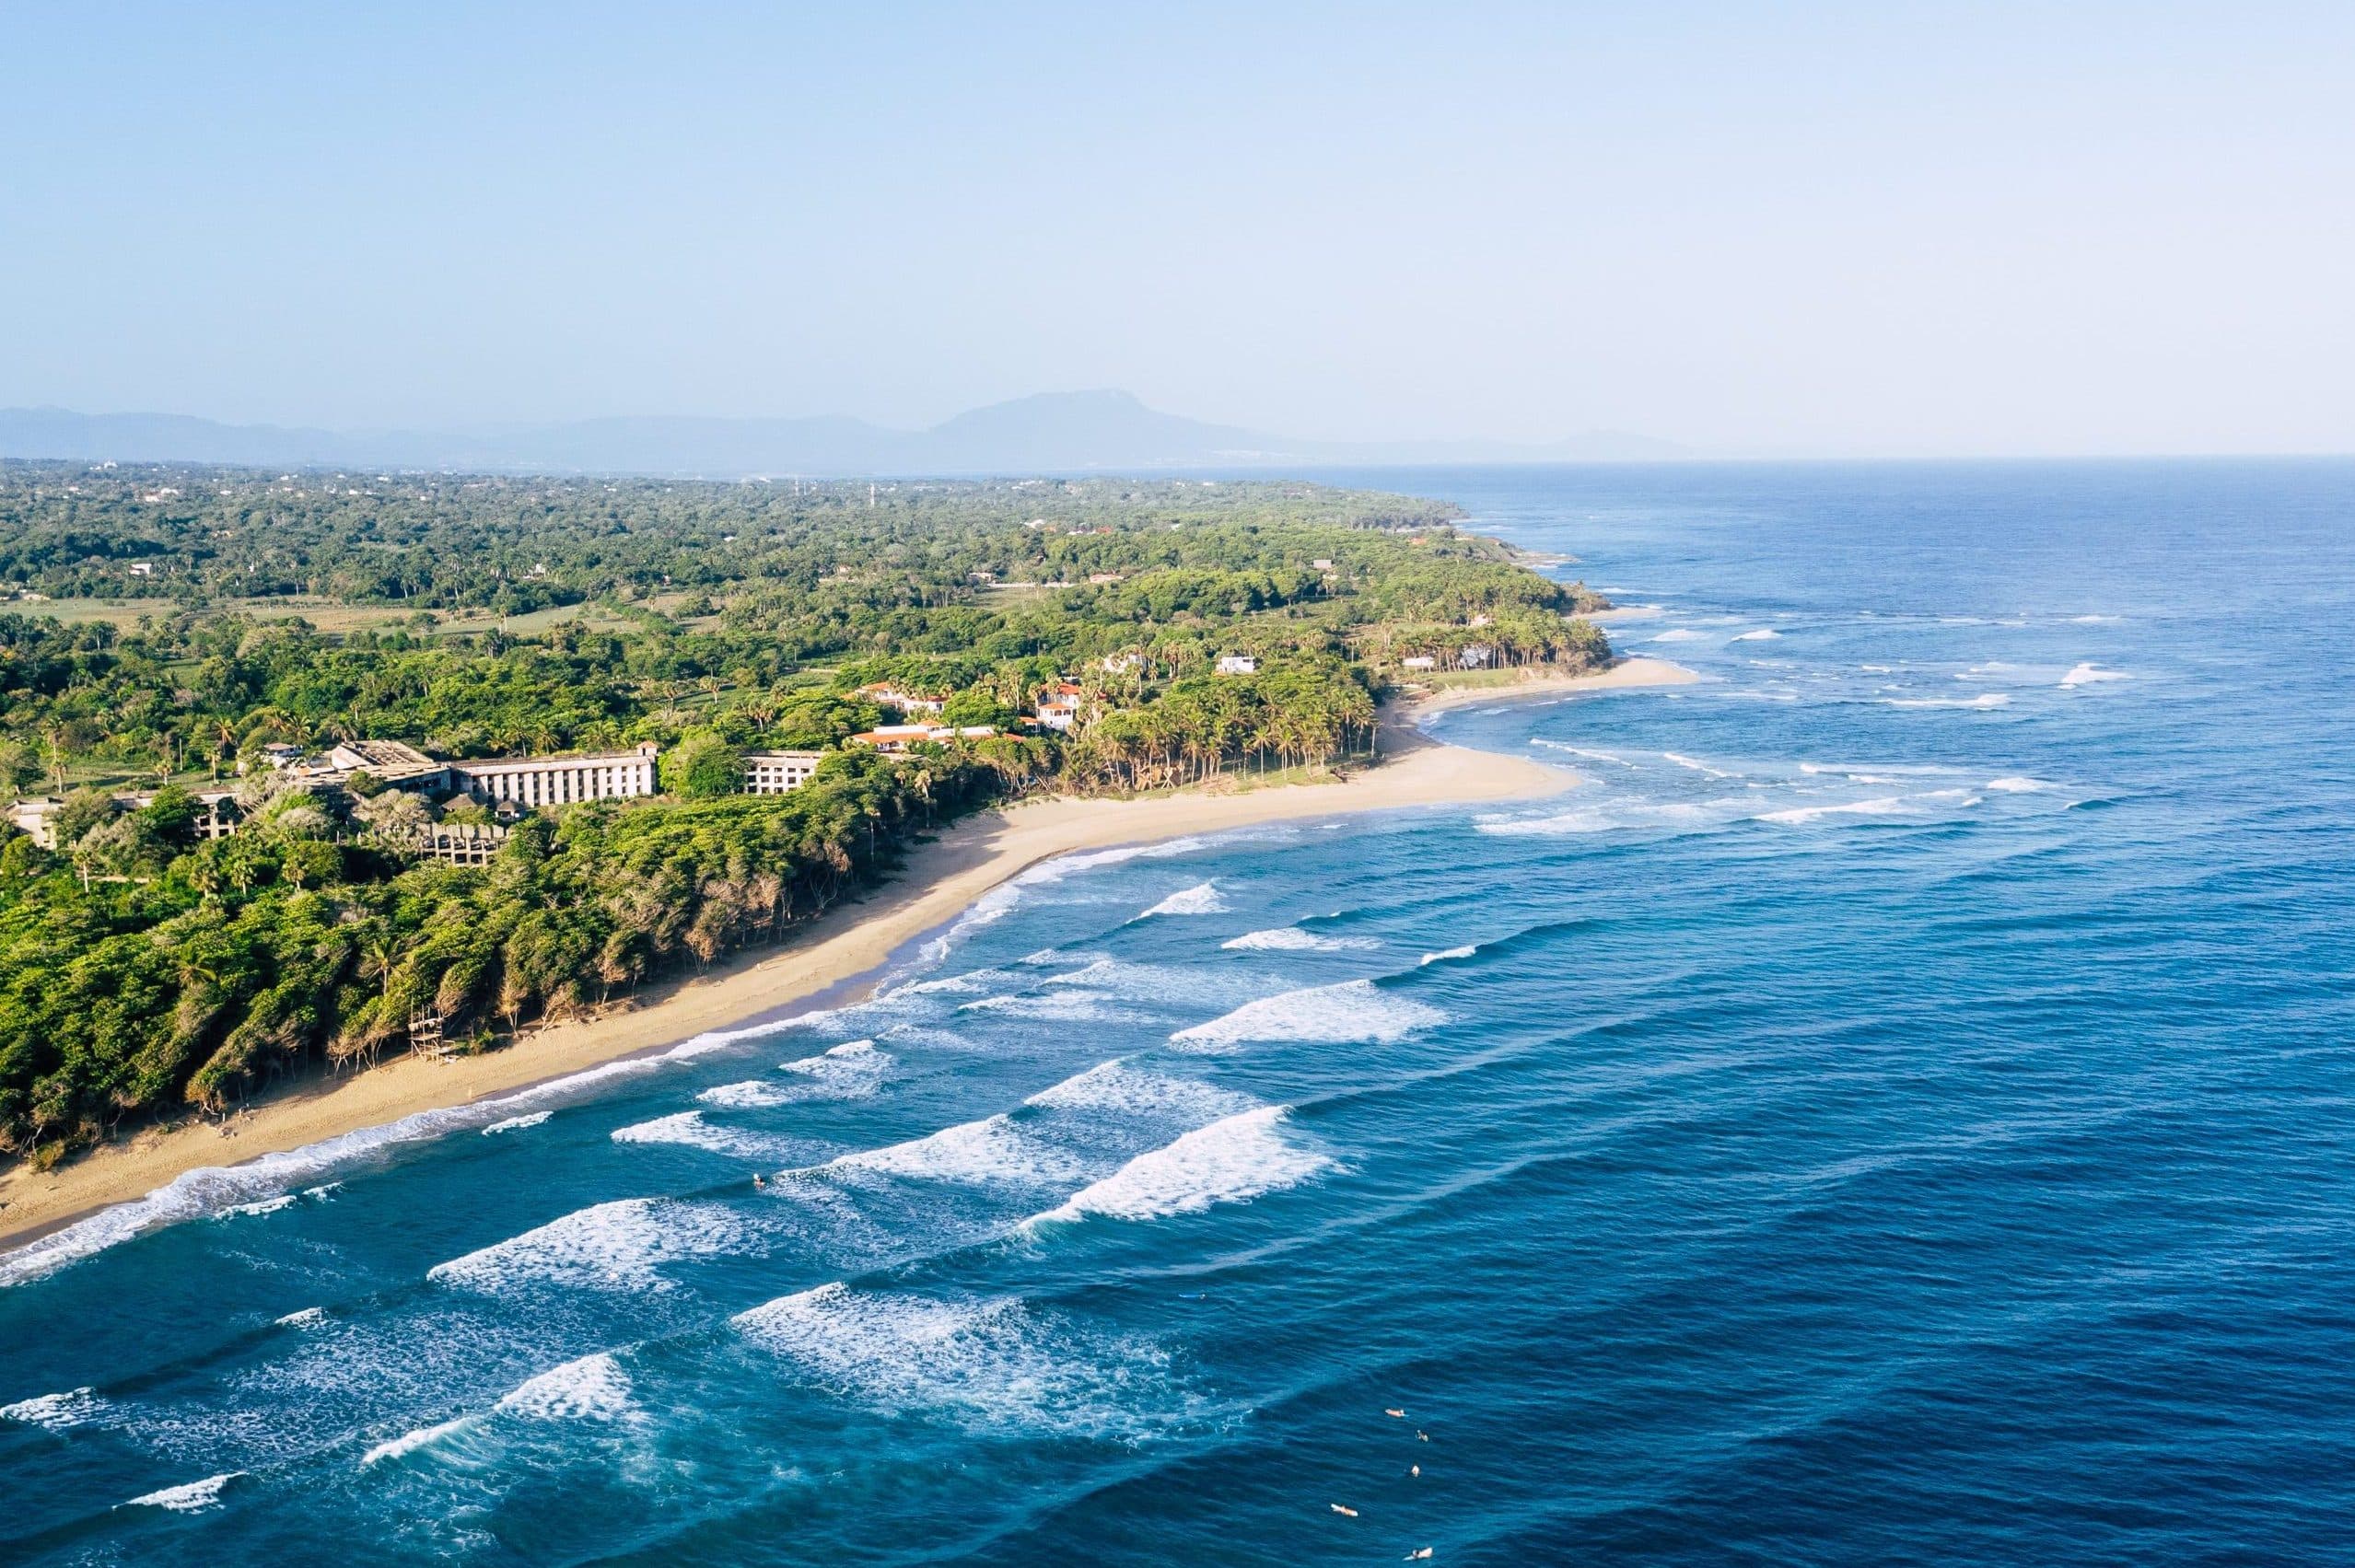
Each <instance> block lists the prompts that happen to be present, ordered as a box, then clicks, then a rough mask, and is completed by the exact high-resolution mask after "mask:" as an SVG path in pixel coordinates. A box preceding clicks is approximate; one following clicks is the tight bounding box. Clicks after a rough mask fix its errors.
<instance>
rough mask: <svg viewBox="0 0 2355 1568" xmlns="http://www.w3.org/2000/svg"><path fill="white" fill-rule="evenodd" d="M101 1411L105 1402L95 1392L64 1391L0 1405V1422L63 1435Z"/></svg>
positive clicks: (88, 1390) (84, 1390)
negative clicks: (40, 1428)
mask: <svg viewBox="0 0 2355 1568" xmlns="http://www.w3.org/2000/svg"><path fill="white" fill-rule="evenodd" d="M105 1408H106V1401H105V1400H101V1399H99V1397H98V1394H97V1392H96V1391H95V1390H93V1389H90V1388H68V1389H67V1390H65V1392H64V1393H62V1394H41V1395H39V1396H37V1397H35V1398H33V1399H29V1400H17V1402H16V1403H15V1404H13V1405H0V1421H13V1422H16V1423H19V1424H20V1425H24V1426H41V1427H46V1428H48V1429H49V1430H50V1431H52V1432H64V1431H65V1430H66V1429H68V1428H69V1427H76V1426H79V1425H81V1424H82V1423H84V1422H86V1421H88V1420H89V1419H90V1418H91V1417H92V1416H95V1415H97V1414H98V1413H99V1411H102V1410H104V1409H105Z"/></svg>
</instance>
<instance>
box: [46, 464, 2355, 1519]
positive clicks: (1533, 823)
mask: <svg viewBox="0 0 2355 1568" xmlns="http://www.w3.org/2000/svg"><path fill="white" fill-rule="evenodd" d="M1342 477H1355V478H1359V479H1363V480H1366V481H1369V482H1380V483H1382V484H1386V485H1389V486H1392V487H1401V486H1409V487H1413V488H1416V489H1419V490H1422V491H1425V492H1428V493H1430V494H1442V495H1447V496H1451V497H1454V498H1456V499H1458V500H1461V501H1462V502H1463V503H1464V504H1465V505H1467V506H1468V507H1469V508H1470V509H1471V511H1472V512H1473V514H1474V517H1475V526H1476V527H1479V528H1484V529H1486V530H1488V531H1492V532H1495V533H1498V534H1501V535H1503V536H1504V537H1506V538H1509V539H1511V540H1517V541H1519V542H1521V543H1523V544H1525V545H1529V546H1532V547H1534V548H1539V549H1544V550H1551V551H1560V552H1569V553H1574V554H1576V555H1577V556H1579V557H1580V563H1579V564H1577V565H1575V566H1570V567H1565V568H1563V569H1562V571H1563V575H1566V576H1568V575H1582V576H1584V577H1585V578H1586V579H1587V580H1588V581H1590V582H1591V583H1594V584H1596V585H1598V586H1601V587H1606V588H1608V589H1609V590H1611V592H1612V593H1613V594H1614V596H1615V598H1619V599H1620V600H1622V601H1623V602H1625V603H1628V604H1635V605H1650V606H1656V607H1658V608H1657V612H1656V613H1654V614H1650V615H1647V616H1643V617H1640V618H1637V619H1628V620H1622V621H1617V622H1615V624H1614V625H1613V627H1612V630H1613V634H1614V636H1615V638H1616V640H1617V641H1618V642H1619V643H1620V645H1622V646H1623V647H1624V648H1625V649H1626V650H1627V651H1629V652H1634V653H1644V654H1656V655H1663V656H1673V657H1674V658H1676V659H1678V660H1681V661H1683V662H1685V664H1687V665H1689V666H1690V667H1691V668H1694V669H1696V670H1697V671H1699V672H1700V673H1701V674H1702V675H1703V676H1704V677H1705V680H1704V682H1703V683H1702V684H1698V685H1695V686H1690V687H1686V688H1684V689H1681V690H1678V691H1651V692H1623V693H1615V694H1596V695H1589V696H1582V697H1579V698H1575V699H1571V700H1555V701H1551V702H1531V703H1513V704H1509V705H1506V704H1500V705H1498V706H1497V707H1494V708H1491V709H1486V710H1480V711H1459V712H1455V713H1451V714H1445V715H1442V716H1441V717H1440V718H1438V719H1437V720H1435V721H1433V727H1434V728H1435V730H1436V731H1437V732H1438V733H1440V734H1441V735H1443V736H1445V737H1447V738H1450V739H1453V740H1456V741H1460V742H1463V743H1464V744H1467V745H1471V746H1475V747H1481V748H1486V749H1491V750H1494V751H1498V752H1501V753H1510V754H1514V755H1519V756H1526V757H1532V758H1536V759H1539V760H1542V761H1551V762H1559V763H1562V764H1565V765H1568V766H1570V767H1573V768H1575V769H1577V770H1578V771H1579V772H1581V773H1582V774H1584V775H1585V776H1586V777H1587V778H1588V780H1590V781H1591V782H1590V783H1588V784H1586V785H1585V786H1583V787H1581V788H1580V789H1578V790H1576V791H1574V792H1572V793H1570V794H1568V795H1566V796H1561V797H1559V798H1557V799H1553V800H1547V801H1543V802H1539V803H1534V804H1531V805H1525V806H1514V807H1505V808H1495V807H1479V808H1468V807H1456V808H1436V809H1428V810H1418V811H1412V812H1405V813H1400V814H1396V815H1393V816H1387V817H1380V818H1372V819H1358V820H1354V821H1350V822H1347V823H1346V824H1309V825H1304V826H1300V827H1294V828H1285V829H1282V830H1256V831H1253V832H1249V833H1244V834H1241V835H1236V836H1232V837H1225V838H1218V839H1209V840H1203V841H1199V842H1181V843H1177V844H1172V845H1167V846H1163V847H1160V848H1158V849H1154V850H1152V851H1150V852H1149V853H1144V854H1096V855H1090V856H1081V857H1078V858H1077V859H1074V860H1069V861H1065V862H1062V863H1058V864H1056V865H1052V866H1049V867H1047V868H1045V869H1043V871H1040V872H1036V873H1033V874H1032V875H1031V876H1029V877H1025V878H1023V880H1022V881H1021V882H1020V884H1019V885H1018V886H1017V887H1015V888H1014V889H1009V890H1007V891H1005V892H1001V893H1000V894H999V895H997V896H996V897H994V898H993V899H991V900H989V901H988V902H987V903H986V904H985V906H984V907H983V908H982V909H980V910H979V911H977V912H975V913H974V914H973V916H971V917H969V918H968V919H967V920H966V921H965V922H963V923H962V924H960V925H959V926H958V928H957V929H956V930H955V931H954V932H953V933H952V934H950V935H949V936H948V937H947V939H946V940H944V941H942V942H939V943H938V944H936V945H935V947H934V948H933V949H932V950H930V951H929V952H928V953H927V955H926V956H924V957H923V958H920V959H918V960H916V961H915V962H913V963H912V964H911V966H910V967H909V968H908V969H907V970H906V971H905V972H904V973H902V974H901V975H900V976H899V977H898V978H897V979H896V980H895V981H893V982H892V986H891V988H890V989H889V990H888V991H887V993H885V994H883V995H882V996H881V997H880V999H879V1000H876V1001H874V1002H871V1003H869V1004H867V1005H858V1006H854V1007H850V1008H848V1009H846V1010H843V1011H839V1012H835V1013H832V1014H826V1015H822V1016H814V1017H810V1018H808V1019H806V1020H804V1021H800V1022H797V1023H791V1024H787V1025H784V1026H779V1027H774V1028H763V1029H758V1030H754V1031H752V1032H748V1033H743V1034H739V1035H736V1036H733V1037H720V1038H716V1039H708V1040H703V1041H699V1042H696V1043H695V1044H694V1046H692V1047H691V1048H689V1050H688V1051H684V1052H682V1053H681V1054H680V1055H679V1056H678V1057H676V1058H674V1059H672V1060H670V1061H667V1062H664V1063H659V1064H655V1065H644V1064H641V1065H640V1066H638V1067H636V1068H634V1069H632V1070H630V1071H628V1072H626V1073H618V1074H610V1075H608V1076H606V1077H605V1078H603V1079H602V1080H600V1082H598V1083H596V1084H594V1085H590V1086H579V1087H577V1088H575V1089H572V1090H568V1091H564V1092H558V1093H554V1094H550V1095H544V1096H541V1097H538V1098H530V1099H527V1100H524V1101H520V1102H518V1103H517V1104H514V1105H511V1106H507V1107H504V1108H499V1109H496V1110H495V1111H492V1112H474V1113H461V1114H456V1115H452V1116H449V1117H447V1118H444V1119H442V1120H440V1121H433V1122H430V1123H429V1124H430V1125H432V1126H437V1127H438V1128H440V1129H441V1131H440V1132H439V1133H438V1135H437V1136H432V1137H418V1138H414V1139H410V1140H406V1141H402V1142H399V1143H395V1144H375V1145H374V1146H373V1147H364V1148H361V1149H359V1150H357V1151H356V1152H351V1153H348V1154H346V1155H345V1156H343V1157H340V1158H338V1157H331V1156H318V1157H309V1156H306V1157H305V1158H303V1159H300V1160H296V1161H287V1162H281V1164H280V1165H279V1166H278V1167H274V1169H273V1170H272V1171H271V1172H266V1173H263V1176H262V1177H256V1178H251V1179H247V1180H245V1181H243V1182H241V1183H239V1184H233V1185H223V1186H216V1188H214V1189H213V1190H211V1191H208V1192H205V1193H200V1194H196V1195H194V1196H193V1197H191V1198H190V1199H189V1201H188V1202H187V1204H186V1206H188V1207H191V1208H195V1207H203V1208H204V1209H206V1210H207V1211H208V1212H206V1213H204V1214H199V1215H197V1216H196V1217H192V1218H188V1219H186V1220H184V1221H182V1222H181V1223H177V1224H173V1225H165V1226H159V1227H156V1228H151V1229H148V1230H146V1232H145V1233H144V1234H140V1235H138V1236H136V1237H134V1238H131V1239H127V1240H122V1241H121V1242H119V1244H115V1245H110V1246H105V1247H103V1248H99V1247H98V1246H97V1243H98V1242H99V1241H102V1240H104V1239H105V1238H106V1235H107V1234H108V1233H107V1232H104V1231H100V1230H93V1229H85V1230H83V1231H81V1232H78V1233H74V1237H73V1238H72V1239H71V1240H69V1241H68V1242H67V1243H65V1244H64V1245H58V1246H52V1248H50V1249H46V1250H43V1251H40V1252H37V1253H34V1254H29V1255H20V1256H18V1257H17V1258H14V1259H11V1260H7V1261H6V1262H5V1263H0V1272H5V1274H6V1277H7V1278H8V1279H9V1280H10V1281H11V1282H12V1283H9V1284H8V1285H7V1287H6V1288H0V1405H6V1406H7V1409H6V1411H0V1558H6V1559H7V1560H11V1561H27V1562H52V1563H83V1562H91V1563H97V1562H108V1563H114V1562H120V1563H143V1564H144V1563H164V1564H185V1563H207V1564H209V1563H244V1562H288V1563H296V1562H326V1561H332V1562H341V1563H346V1564H363V1563H378V1562H426V1561H443V1560H450V1561H457V1562H476V1563H556V1562H645V1563H654V1562H661V1563H712V1564H719V1563H729V1564H734V1563H903V1562H978V1563H1002V1564H1018V1563H1020V1564H1030V1563H1043V1562H1102V1563H1121V1564H1160V1563H1179V1562H1184V1563H1195V1562H1203V1561H1206V1560H1207V1561H1217V1562H1285V1563H1327V1562H1332V1563H1343V1562H1396V1561H1398V1560H1400V1559H1401V1558H1402V1557H1404V1556H1405V1555H1406V1554H1407V1553H1408V1552H1410V1551H1416V1550H1417V1549H1420V1548H1422V1547H1425V1546H1429V1547H1431V1548H1433V1549H1434V1560H1435V1561H1437V1562H1462V1563H1482V1564H1517V1563H1551V1562H1676V1563H1685V1562H1690V1563H1720V1562H1773V1563H1787V1562H1808V1563H1817V1562H1821V1563H1844V1564H1846V1563H1854V1564H1866V1563H1871V1564H1881V1563H1895V1562H1957V1563H2020V1564H2073V1563H2153V1562H2166V1563H2183V1562H2347V1561H2349V1560H2350V1559H2355V1099H2351V1098H2350V1097H2355V1063H2350V1058H2349V1047H2350V1042H2351V1041H2355V1004H2351V1003H2350V997H2349V979H2350V970H2355V961H2350V960H2355V936H2350V930H2355V897H2350V888H2349V862H2350V852H2351V851H2355V829H2350V822H2355V810H2350V807H2355V716H2350V703H2349V674H2350V671H2351V670H2355V466H2350V465H2349V464H2344V463H2339V464H2323V463H2309V464H2301V463H2287V462H2284V463H2268V464H2227V463H2185V464H2165V465H2160V464H2147V465H2094V464H2080V465H2058V464H2056V465H2034V466H1969V467H1934V466H1904V467H1888V468H1859V467H1840V468H1831V467H1789V468H1779V467H1778V468H1748V467H1715V466H1712V467H1697V468H1682V469H1626V470H1611V469H1600V470H1598V469H1588V470H1465V471H1438V470H1422V471H1418V472H1414V473H1409V474H1398V473H1386V474H1381V475H1366V476H1342ZM492 1121H495V1122H496V1123H497V1124H496V1125H486V1124H485V1123H486V1122H492ZM358 1142H360V1143H361V1144H370V1143H371V1141H370V1140H360V1141H358ZM756 1170H757V1171H767V1172H771V1173H776V1172H785V1173H786V1174H784V1175H775V1174H773V1175H772V1176H771V1178H770V1181H769V1185H768V1187H767V1188H766V1189H765V1190H755V1189H754V1187H753V1186H752V1180H751V1178H752V1173H753V1172H754V1171H756ZM265 1178H266V1179H265ZM231 1202H235V1203H238V1204H240V1205H242V1206H241V1207H239V1208H236V1209H233V1210H229V1211H227V1212H221V1211H222V1206H223V1205H224V1204H227V1203H231ZM84 1251H87V1255H86V1256H75V1254H76V1253H79V1252H84ZM1391 1409H1398V1410H1404V1411H1405V1412H1406V1413H1405V1417H1404V1418H1403V1419H1394V1418H1393V1417H1391V1416H1389V1415H1386V1414H1385V1413H1384V1412H1385V1411H1386V1410H1391ZM1412 1466H1419V1467H1420V1469H1421V1474H1420V1475H1419V1476H1416V1475H1413V1474H1410V1467H1412ZM222 1478H227V1479H222ZM1335 1504H1342V1505H1344V1506H1347V1507H1349V1508H1353V1509H1355V1510H1357V1513H1356V1515H1355V1516H1346V1515H1343V1514H1341V1513H1338V1512H1335V1507H1334V1505H1335Z"/></svg>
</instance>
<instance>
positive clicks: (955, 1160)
mask: <svg viewBox="0 0 2355 1568" xmlns="http://www.w3.org/2000/svg"><path fill="white" fill-rule="evenodd" d="M826 1168H832V1169H836V1170H855V1171H876V1172H880V1173H882V1174H884V1175H887V1176H899V1177H914V1178H917V1179H927V1180H933V1181H956V1182H967V1183H973V1184H987V1183H997V1182H1009V1183H1017V1184H1024V1185H1028V1184H1034V1183H1039V1182H1048V1181H1064V1180H1069V1179H1072V1178H1074V1177H1077V1176H1078V1175H1079V1173H1080V1167H1079V1165H1078V1161H1077V1160H1075V1159H1073V1158H1072V1157H1071V1156H1070V1155H1068V1154H1067V1153H1065V1152H1064V1151H1063V1150H1061V1149H1058V1148H1055V1146H1053V1145H1052V1144H1043V1143H1041V1142H1040V1141H1039V1140H1037V1139H1036V1138H1032V1137H1027V1136H1025V1135H1024V1134H1023V1132H1022V1131H1021V1129H1020V1128H1019V1127H1017V1126H1015V1124H1014V1122H1013V1121H1012V1120H1011V1119H1010V1118H1008V1117H1007V1116H1004V1115H998V1116H990V1117H985V1118H983V1119H982V1120H981V1121H961V1122H959V1123H958V1124H957V1125H956V1126H954V1127H944V1128H942V1129H941V1130H940V1131H939V1132H934V1133H931V1134H929V1135H927V1136H926V1137H922V1138H912V1139H910V1140H908V1141H907V1142H906V1143H904V1144H892V1145H890V1146H889V1147H887V1148H880V1149H867V1150H863V1151H861V1152H860V1153H858V1154H855V1155H845V1156H842V1157H841V1158H839V1159H836V1160H834V1161H833V1162H831V1165H830V1166H829V1167H826Z"/></svg>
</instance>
